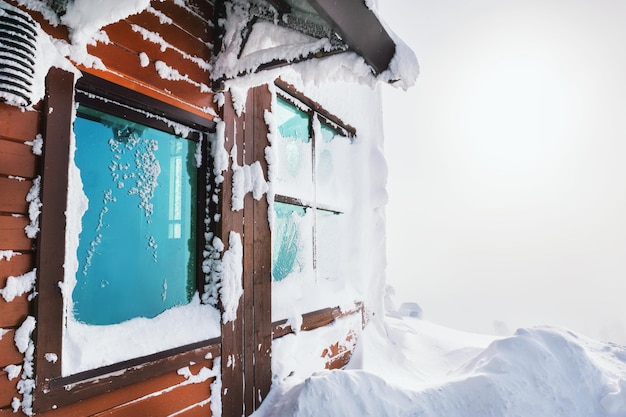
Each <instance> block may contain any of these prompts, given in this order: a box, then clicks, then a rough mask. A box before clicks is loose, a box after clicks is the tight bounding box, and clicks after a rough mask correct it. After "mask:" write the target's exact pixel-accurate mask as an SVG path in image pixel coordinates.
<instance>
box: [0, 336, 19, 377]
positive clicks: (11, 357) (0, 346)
mask: <svg viewBox="0 0 626 417" xmlns="http://www.w3.org/2000/svg"><path fill="white" fill-rule="evenodd" d="M14 338H15V330H9V331H8V332H6V333H5V334H4V335H3V336H2V339H0V369H1V368H4V367H5V366H7V365H21V364H22V362H24V356H22V354H21V353H20V352H19V351H18V350H17V348H16V347H15V341H14Z"/></svg>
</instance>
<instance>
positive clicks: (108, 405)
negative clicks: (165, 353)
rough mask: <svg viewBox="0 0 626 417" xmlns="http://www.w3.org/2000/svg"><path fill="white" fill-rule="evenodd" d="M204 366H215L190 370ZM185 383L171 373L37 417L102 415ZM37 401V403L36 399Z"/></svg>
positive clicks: (206, 363)
mask: <svg viewBox="0 0 626 417" xmlns="http://www.w3.org/2000/svg"><path fill="white" fill-rule="evenodd" d="M202 366H205V367H207V368H210V367H212V366H213V361H212V360H207V361H206V362H202V363H199V364H196V365H194V366H190V367H189V368H190V370H191V372H192V373H193V374H194V375H195V374H196V373H197V372H198V371H199V370H200V368H201V367H202ZM184 381H185V378H184V377H183V376H181V375H178V374H177V373H176V372H170V373H167V374H165V375H161V376H158V377H154V378H150V379H147V380H145V381H142V382H140V383H137V384H134V385H131V386H128V387H125V388H122V389H119V390H115V391H111V392H107V393H104V394H102V395H98V396H95V397H91V398H89V399H86V400H84V401H80V402H77V403H74V404H70V405H67V406H64V407H59V408H57V409H56V410H51V411H47V412H42V413H38V414H37V415H38V416H45V417H84V416H93V415H102V414H99V413H103V412H106V411H109V410H113V409H115V408H118V407H121V406H123V405H124V404H129V403H131V402H133V401H136V400H139V399H140V398H143V397H145V396H148V395H150V394H154V393H157V392H160V391H163V390H165V389H168V388H170V387H173V386H175V385H178V384H180V383H182V382H184ZM67 395H70V396H71V395H72V394H71V391H68V392H67ZM35 401H37V399H36V398H35ZM191 404H194V403H193V402H191V403H190V404H189V405H191ZM35 405H36V404H35ZM182 408H184V407H182ZM182 408H181V409H182ZM104 415H107V414H104ZM126 416H133V417H134V414H127V415H126Z"/></svg>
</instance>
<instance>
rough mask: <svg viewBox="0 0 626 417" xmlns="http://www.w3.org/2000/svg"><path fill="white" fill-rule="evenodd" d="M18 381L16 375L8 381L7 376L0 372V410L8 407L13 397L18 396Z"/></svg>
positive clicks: (18, 378)
mask: <svg viewBox="0 0 626 417" xmlns="http://www.w3.org/2000/svg"><path fill="white" fill-rule="evenodd" d="M19 380H20V376H19V375H18V376H17V377H15V378H13V379H12V380H10V381H9V377H8V374H7V373H6V372H5V371H2V370H0V408H4V407H8V406H9V405H11V401H12V400H13V397H19V396H20V395H19V394H18V393H17V381H19Z"/></svg>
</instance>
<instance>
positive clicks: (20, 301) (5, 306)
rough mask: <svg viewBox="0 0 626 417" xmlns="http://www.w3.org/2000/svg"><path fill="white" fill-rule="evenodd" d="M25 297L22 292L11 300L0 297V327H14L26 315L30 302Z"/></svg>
mask: <svg viewBox="0 0 626 417" xmlns="http://www.w3.org/2000/svg"><path fill="white" fill-rule="evenodd" d="M27 297H28V295H27V294H24V295H21V296H19V297H15V298H14V299H13V300H12V301H11V302H7V301H6V300H5V299H4V298H3V297H0V328H7V327H16V326H18V325H19V324H20V323H22V322H23V321H24V319H26V317H28V311H29V304H30V303H29V302H28V300H27Z"/></svg>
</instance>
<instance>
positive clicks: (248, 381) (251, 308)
mask: <svg viewBox="0 0 626 417" xmlns="http://www.w3.org/2000/svg"><path fill="white" fill-rule="evenodd" d="M244 120H245V130H244V132H243V133H244V145H243V147H242V150H241V151H240V152H241V153H244V154H245V159H244V160H243V163H244V164H246V165H252V164H253V163H254V162H255V161H254V152H253V150H254V140H255V137H254V89H251V90H249V91H248V95H247V97H246V106H245V113H244ZM243 219H244V233H243V236H244V242H243V255H244V256H243V300H244V302H243V304H244V310H243V321H244V344H243V352H244V404H245V411H246V415H249V414H252V412H253V411H254V410H255V409H256V407H255V405H256V395H255V391H256V390H255V384H254V372H255V368H256V364H255V361H254V359H255V358H254V356H255V351H256V343H255V338H254V333H255V328H254V325H255V314H256V304H255V302H256V295H255V293H254V265H255V259H254V253H255V250H254V199H253V198H252V193H249V192H248V193H246V195H245V198H244V209H243Z"/></svg>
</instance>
